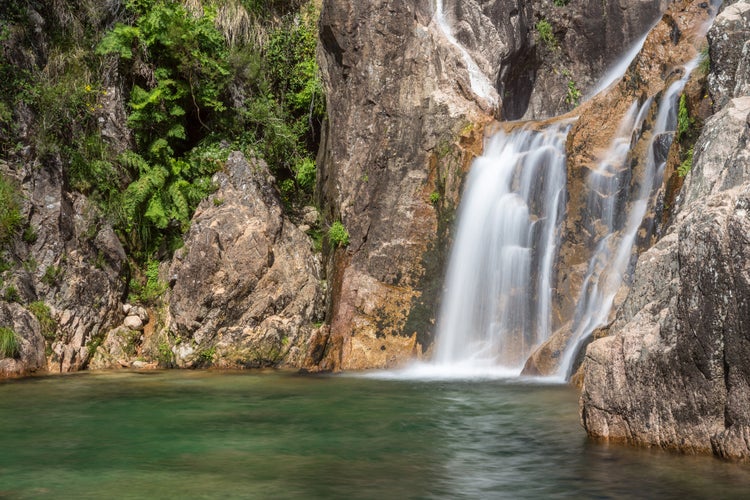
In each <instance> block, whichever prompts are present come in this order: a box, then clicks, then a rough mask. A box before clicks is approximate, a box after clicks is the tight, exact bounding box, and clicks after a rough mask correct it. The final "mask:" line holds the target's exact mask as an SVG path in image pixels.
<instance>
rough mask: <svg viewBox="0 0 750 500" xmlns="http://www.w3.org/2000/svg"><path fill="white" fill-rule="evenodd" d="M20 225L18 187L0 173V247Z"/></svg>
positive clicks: (7, 241)
mask: <svg viewBox="0 0 750 500" xmlns="http://www.w3.org/2000/svg"><path fill="white" fill-rule="evenodd" d="M20 226H21V200H20V199H19V195H18V188H17V187H16V186H14V185H13V183H12V182H11V181H10V180H8V179H6V177H5V176H4V175H2V174H0V249H2V248H3V247H4V246H5V245H7V244H8V243H9V242H10V240H11V239H12V238H13V236H14V235H15V234H16V233H17V232H18V230H19V228H20Z"/></svg>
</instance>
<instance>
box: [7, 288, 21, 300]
mask: <svg viewBox="0 0 750 500" xmlns="http://www.w3.org/2000/svg"><path fill="white" fill-rule="evenodd" d="M3 300H5V302H21V295H20V294H19V293H18V289H17V288H16V287H15V286H13V285H8V286H7V287H6V288H5V292H4V293H3Z"/></svg>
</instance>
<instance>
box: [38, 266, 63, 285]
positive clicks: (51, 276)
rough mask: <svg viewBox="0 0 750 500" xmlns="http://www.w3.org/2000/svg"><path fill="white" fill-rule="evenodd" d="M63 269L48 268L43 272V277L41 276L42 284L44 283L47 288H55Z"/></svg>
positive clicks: (56, 267)
mask: <svg viewBox="0 0 750 500" xmlns="http://www.w3.org/2000/svg"><path fill="white" fill-rule="evenodd" d="M62 273H63V269H62V267H61V266H54V265H53V266H48V267H47V268H46V269H45V270H44V275H43V276H42V283H44V284H45V285H47V286H55V285H56V284H57V283H58V281H60V278H61V277H62Z"/></svg>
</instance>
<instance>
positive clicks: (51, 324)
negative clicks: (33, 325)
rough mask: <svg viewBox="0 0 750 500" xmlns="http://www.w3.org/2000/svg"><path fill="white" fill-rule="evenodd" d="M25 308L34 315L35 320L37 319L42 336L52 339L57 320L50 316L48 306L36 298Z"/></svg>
mask: <svg viewBox="0 0 750 500" xmlns="http://www.w3.org/2000/svg"><path fill="white" fill-rule="evenodd" d="M27 309H28V310H29V311H30V312H31V314H33V315H34V316H35V317H36V319H37V321H39V326H40V327H41V330H42V335H43V336H44V338H45V339H47V340H50V341H51V340H54V339H55V333H56V330H57V322H56V321H55V320H54V318H53V317H52V312H51V310H50V308H49V306H48V305H47V304H45V303H44V302H42V301H41V300H38V301H36V302H32V303H31V304H29V305H28V306H27Z"/></svg>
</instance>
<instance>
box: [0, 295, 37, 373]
mask: <svg viewBox="0 0 750 500" xmlns="http://www.w3.org/2000/svg"><path fill="white" fill-rule="evenodd" d="M0 325H3V326H4V327H5V328H10V329H11V330H12V331H13V332H15V334H16V340H17V342H18V355H17V356H15V357H2V356H1V355H0V378H3V377H17V376H22V375H27V374H30V373H34V372H39V371H44V370H45V368H46V360H45V358H44V337H42V334H41V333H40V327H39V322H38V321H37V319H36V318H35V317H34V315H33V314H31V313H30V312H29V311H27V310H26V309H24V308H23V307H22V306H21V305H19V304H14V303H12V304H8V303H5V302H0Z"/></svg>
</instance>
